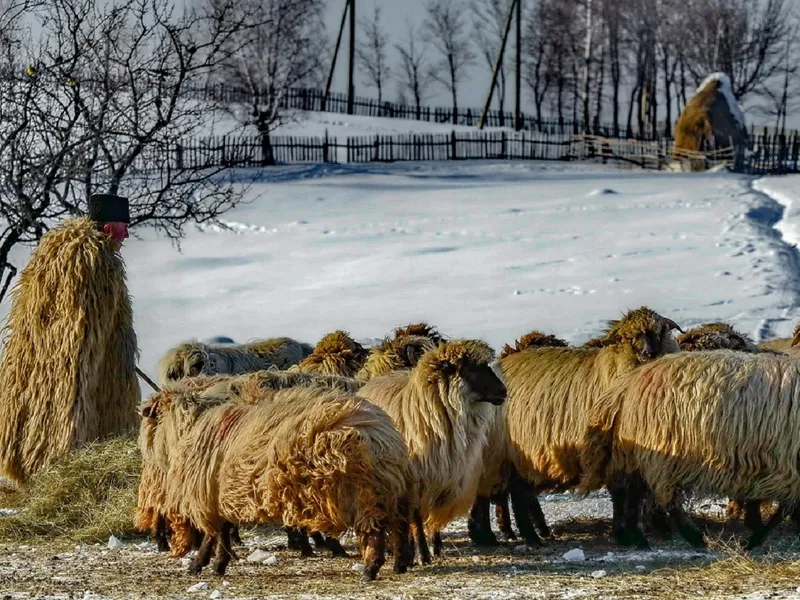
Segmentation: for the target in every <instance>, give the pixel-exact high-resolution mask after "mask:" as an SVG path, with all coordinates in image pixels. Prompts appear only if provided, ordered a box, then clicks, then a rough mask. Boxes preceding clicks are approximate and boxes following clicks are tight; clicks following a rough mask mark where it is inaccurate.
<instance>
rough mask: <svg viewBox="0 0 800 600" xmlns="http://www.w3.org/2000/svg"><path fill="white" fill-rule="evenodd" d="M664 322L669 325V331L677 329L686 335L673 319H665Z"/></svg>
mask: <svg viewBox="0 0 800 600" xmlns="http://www.w3.org/2000/svg"><path fill="white" fill-rule="evenodd" d="M664 322H665V323H666V324H667V327H669V331H672V330H673V329H677V330H678V331H680V332H681V333H684V331H683V329H681V328H680V326H679V325H678V324H677V323H676V322H675V321H673V320H672V319H664Z"/></svg>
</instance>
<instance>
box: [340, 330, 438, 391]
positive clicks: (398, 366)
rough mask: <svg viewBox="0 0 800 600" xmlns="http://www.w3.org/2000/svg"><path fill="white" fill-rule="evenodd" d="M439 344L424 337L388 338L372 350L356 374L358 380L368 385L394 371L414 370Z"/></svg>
mask: <svg viewBox="0 0 800 600" xmlns="http://www.w3.org/2000/svg"><path fill="white" fill-rule="evenodd" d="M437 344H438V342H434V341H433V340H432V339H431V338H428V337H425V336H422V335H399V336H397V337H395V338H386V339H384V340H383V342H382V343H381V344H380V345H379V346H376V347H375V348H371V349H370V352H369V356H368V357H367V360H366V362H365V363H364V366H363V367H361V370H359V372H358V373H357V374H356V377H355V378H356V380H358V381H360V382H362V383H366V382H368V381H370V380H371V379H375V378H376V377H379V376H381V375H386V374H387V373H391V372H392V371H403V370H408V369H412V368H414V366H415V365H416V364H417V363H418V362H419V359H420V358H421V357H422V355H423V354H425V352H427V351H428V350H432V349H435V348H436V346H437Z"/></svg>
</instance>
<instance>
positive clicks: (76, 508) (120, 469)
mask: <svg viewBox="0 0 800 600" xmlns="http://www.w3.org/2000/svg"><path fill="white" fill-rule="evenodd" d="M140 474H141V454H140V453H139V448H138V446H137V443H136V436H135V435H129V436H124V437H116V438H112V439H110V440H108V441H105V442H101V443H95V444H90V445H88V446H85V447H83V448H81V449H79V450H76V451H75V452H72V453H71V454H69V455H67V456H66V457H64V458H62V459H61V460H59V461H58V462H56V463H54V464H53V465H51V466H50V467H48V468H47V469H45V470H43V471H41V472H39V473H37V474H36V475H35V476H34V477H33V478H31V480H30V481H29V483H28V485H27V486H26V487H24V488H21V489H19V490H16V491H9V490H5V491H3V492H0V504H1V505H2V506H3V507H14V508H19V509H21V510H20V512H19V513H17V514H15V515H11V516H4V517H2V518H0V538H3V539H6V540H16V541H29V540H32V539H35V538H55V539H68V540H71V541H79V542H96V541H105V540H107V539H108V536H109V535H112V534H113V535H116V536H117V537H120V536H128V535H131V534H133V533H134V528H133V514H134V511H135V509H136V493H137V488H138V485H139V476H140Z"/></svg>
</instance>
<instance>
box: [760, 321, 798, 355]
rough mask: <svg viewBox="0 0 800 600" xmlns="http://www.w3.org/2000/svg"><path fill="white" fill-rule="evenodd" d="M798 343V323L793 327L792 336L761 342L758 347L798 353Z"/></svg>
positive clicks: (786, 352) (785, 352) (793, 353)
mask: <svg viewBox="0 0 800 600" xmlns="http://www.w3.org/2000/svg"><path fill="white" fill-rule="evenodd" d="M798 344H800V323H798V324H797V326H796V327H795V328H794V332H793V333H792V337H790V338H779V339H777V340H771V341H769V342H762V343H761V344H759V345H758V347H759V348H760V349H761V350H773V351H776V352H782V353H784V354H792V355H800V347H798Z"/></svg>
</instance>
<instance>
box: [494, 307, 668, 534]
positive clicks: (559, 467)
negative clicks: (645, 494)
mask: <svg viewBox="0 0 800 600" xmlns="http://www.w3.org/2000/svg"><path fill="white" fill-rule="evenodd" d="M673 329H677V330H678V331H681V333H682V330H681V329H680V327H678V325H677V324H676V323H675V322H674V321H672V320H670V319H667V318H665V317H662V316H661V315H659V314H657V313H656V312H654V311H652V310H650V309H648V308H646V307H641V308H638V309H636V310H632V311H630V312H628V313H627V314H626V315H625V316H624V317H623V318H622V319H620V320H617V321H611V322H609V328H608V330H607V332H606V334H605V336H604V338H603V347H602V348H529V349H526V350H523V351H521V352H515V353H513V354H510V355H508V356H506V357H505V358H503V359H501V360H499V361H498V362H499V367H500V369H501V370H502V373H503V379H504V381H505V383H506V386H507V387H508V403H507V405H506V406H505V407H504V411H503V412H504V415H505V423H506V426H507V428H508V431H507V440H508V444H507V452H508V460H509V463H510V464H511V465H512V466H513V467H514V469H515V470H516V473H517V474H518V477H513V478H512V480H511V482H510V484H509V491H510V494H511V501H512V503H513V504H517V505H519V506H522V505H523V503H524V491H525V490H524V488H523V487H522V486H521V485H520V481H527V482H529V483H531V484H533V485H534V486H535V487H536V488H537V489H540V488H542V487H548V488H556V489H568V488H571V487H574V486H575V485H577V484H578V483H579V482H580V478H581V475H582V471H583V464H582V460H581V456H580V440H581V439H582V438H583V434H584V430H585V427H586V423H587V422H588V421H589V420H590V418H591V415H592V414H593V411H594V403H595V401H596V399H597V398H598V397H599V396H600V395H601V394H602V393H603V392H604V391H605V390H606V389H608V388H609V387H610V386H611V385H612V383H613V382H614V380H615V379H616V378H617V377H619V376H620V375H622V374H624V373H626V372H628V371H631V370H633V369H635V368H636V367H638V366H639V365H641V364H643V363H646V362H648V361H650V360H653V359H655V358H657V357H658V356H660V355H662V354H665V353H670V352H677V350H678V347H677V344H676V343H675V340H674V339H673V338H672V336H671V334H670V332H671V331H672V330H673ZM614 508H615V514H617V512H618V511H619V510H620V509H621V507H620V505H619V498H618V497H615V498H614ZM515 514H517V515H518V516H520V517H522V518H520V519H519V521H518V523H517V525H518V527H519V530H520V533H521V534H522V536H523V537H524V538H525V541H526V543H528V544H539V543H541V542H540V540H539V537H538V535H537V534H536V532H535V531H534V529H533V526H532V524H531V523H530V521H529V520H528V519H527V518H526V514H525V512H524V511H522V512H521V513H518V512H516V511H515Z"/></svg>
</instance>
